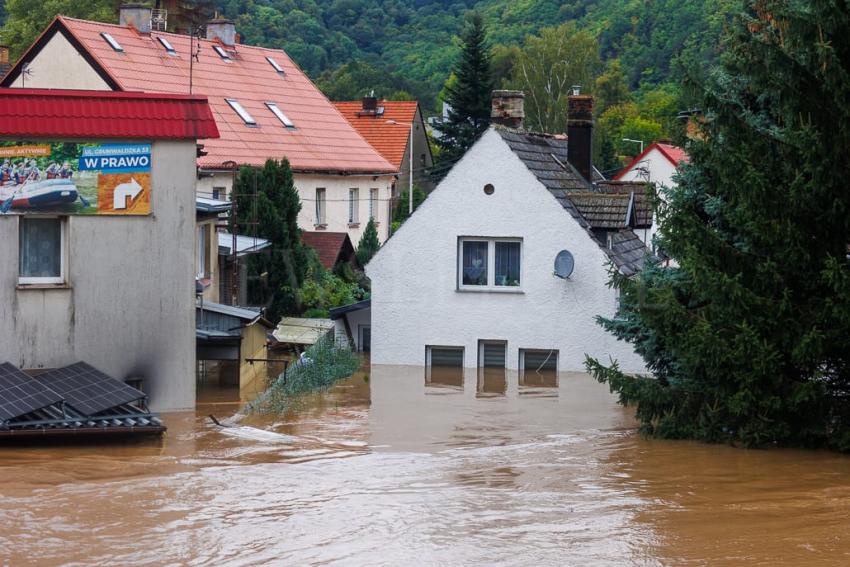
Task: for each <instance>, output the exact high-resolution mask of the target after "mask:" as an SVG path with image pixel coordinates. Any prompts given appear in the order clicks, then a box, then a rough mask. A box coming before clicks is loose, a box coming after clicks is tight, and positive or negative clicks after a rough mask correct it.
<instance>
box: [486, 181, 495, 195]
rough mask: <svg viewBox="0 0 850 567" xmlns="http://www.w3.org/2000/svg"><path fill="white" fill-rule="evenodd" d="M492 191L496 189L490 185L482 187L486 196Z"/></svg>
mask: <svg viewBox="0 0 850 567" xmlns="http://www.w3.org/2000/svg"><path fill="white" fill-rule="evenodd" d="M494 191H496V188H495V187H493V184H492V183H488V184H487V185H485V186H484V193H486V194H487V195H492V194H493V192H494Z"/></svg>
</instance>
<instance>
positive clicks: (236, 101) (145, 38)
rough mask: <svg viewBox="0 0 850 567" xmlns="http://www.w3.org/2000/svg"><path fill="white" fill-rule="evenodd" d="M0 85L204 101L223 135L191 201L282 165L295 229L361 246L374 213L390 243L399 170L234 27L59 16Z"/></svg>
mask: <svg viewBox="0 0 850 567" xmlns="http://www.w3.org/2000/svg"><path fill="white" fill-rule="evenodd" d="M0 85H2V86H3V87H38V88H69V89H89V90H113V91H140V92H167V93H181V94H186V93H196V94H202V95H204V96H207V97H208V99H209V102H210V106H211V107H212V109H213V114H214V116H215V118H216V123H217V126H218V129H219V131H220V133H221V137H220V138H218V139H210V140H202V142H201V143H202V144H203V145H204V151H203V155H201V156H200V157H198V160H197V165H198V170H197V177H196V179H195V187H196V190H197V193H198V195H199V196H201V197H208V198H212V199H225V200H226V199H228V198H229V194H230V192H231V189H232V185H233V173H234V168H236V167H239V166H242V165H248V166H256V167H261V166H262V165H263V164H264V163H265V161H266V160H267V159H269V158H273V159H283V158H284V157H285V158H287V159H288V160H289V162H290V164H291V166H292V168H293V172H294V174H295V186H296V188H297V190H298V193H299V196H300V197H301V201H302V210H301V213H300V215H299V218H298V222H299V225H300V226H301V228H302V229H304V230H329V231H335V232H347V233H348V234H349V236H350V237H351V239H352V241H353V242H359V239H360V236H361V234H362V231H363V229H365V226H366V222H367V221H368V219H369V217H370V216H374V217H375V219H376V221H377V222H378V223H379V230H378V235H379V239H380V240H381V241H383V240H385V239H386V238H387V237H388V236H389V217H390V206H391V197H392V186H393V183H394V182H395V180H396V176H397V173H398V168H397V167H396V166H393V165H391V164H390V163H389V162H387V160H386V159H384V158H383V157H382V156H381V155H380V154H379V153H378V151H376V150H375V149H374V148H373V147H372V146H370V145H369V143H367V142H366V140H364V139H363V137H362V136H361V135H360V134H359V133H358V132H357V131H356V130H355V129H354V127H352V126H351V124H350V123H349V122H348V121H347V120H345V118H343V116H342V115H341V114H340V113H339V112H338V111H337V109H336V108H335V107H334V106H333V104H332V103H331V102H330V101H329V100H328V99H327V98H326V97H325V96H324V95H323V94H322V93H321V92H320V91H319V90H318V88H316V86H315V85H314V84H313V83H312V82H311V81H310V80H309V79H308V78H307V76H306V75H305V74H304V73H303V72H302V71H301V69H299V68H298V66H297V65H296V64H295V63H294V62H293V61H292V60H291V59H290V58H289V56H288V55H287V54H286V53H285V52H284V51H282V50H279V49H267V48H262V47H254V46H248V45H242V44H240V43H239V42H238V36H237V34H236V29H235V25H234V24H233V23H232V22H229V21H226V20H214V21H211V22H208V23H207V25H206V36H205V37H204V38H197V37H190V36H188V35H180V34H173V33H165V32H159V31H155V30H152V29H151V22H150V10H149V9H146V8H140V7H138V6H135V7H132V8H123V9H122V12H121V24H119V25H113V24H105V23H101V22H92V21H85V20H78V19H73V18H66V17H62V16H59V17H57V18H56V19H55V20H54V21H53V22H52V23H51V24H50V26H48V28H47V29H46V30H45V31H44V32H43V33H42V35H41V36H40V37H39V38H38V39H37V40H36V42H35V43H34V44H33V45H32V46H31V47H30V49H29V50H28V51H27V53H25V54H24V55H23V56H22V57H21V59H20V60H19V61H18V62H17V64H16V65H15V66H14V67H13V68H12V69H11V70H10V71H9V73H8V74H7V75H6V76H5V78H4V79H3V81H2V83H0ZM352 202H353V204H352Z"/></svg>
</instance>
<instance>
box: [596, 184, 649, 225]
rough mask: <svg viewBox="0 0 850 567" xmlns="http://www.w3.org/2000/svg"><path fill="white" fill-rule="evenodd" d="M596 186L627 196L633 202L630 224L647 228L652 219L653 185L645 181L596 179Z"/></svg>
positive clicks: (600, 189)
mask: <svg viewBox="0 0 850 567" xmlns="http://www.w3.org/2000/svg"><path fill="white" fill-rule="evenodd" d="M596 188H597V189H598V190H599V192H601V193H605V194H608V195H619V196H621V197H623V196H628V197H629V200H631V201H632V202H633V204H634V209H633V210H632V214H633V215H634V218H633V219H632V226H633V227H634V228H649V227H650V226H652V220H653V205H654V203H653V199H654V196H655V185H653V184H652V183H647V182H645V181H598V182H596Z"/></svg>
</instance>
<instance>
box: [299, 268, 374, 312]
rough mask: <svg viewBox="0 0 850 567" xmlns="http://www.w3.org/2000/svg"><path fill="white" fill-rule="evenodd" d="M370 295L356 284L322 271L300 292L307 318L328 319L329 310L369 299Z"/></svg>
mask: <svg viewBox="0 0 850 567" xmlns="http://www.w3.org/2000/svg"><path fill="white" fill-rule="evenodd" d="M368 296H369V294H368V293H367V292H366V291H365V290H363V289H362V288H361V287H360V286H359V285H357V283H356V282H352V281H347V280H346V279H344V278H343V277H341V276H338V275H336V274H334V273H333V272H328V271H326V270H321V271H319V272H316V273H314V274H313V275H312V277H308V278H307V280H306V281H305V282H304V285H303V286H302V287H301V290H300V297H301V304H302V306H303V307H304V308H305V309H306V311H305V312H304V316H305V317H320V318H326V317H328V310H330V309H333V308H335V307H342V306H343V305H349V304H351V303H356V302H358V301H361V300H363V299H367V298H368Z"/></svg>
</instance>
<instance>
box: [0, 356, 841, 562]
mask: <svg viewBox="0 0 850 567" xmlns="http://www.w3.org/2000/svg"><path fill="white" fill-rule="evenodd" d="M369 378H370V379H369V381H368V383H367V382H366V381H364V379H363V375H362V374H358V375H356V376H355V377H353V378H352V379H349V380H347V381H345V382H343V383H341V384H340V385H339V386H338V387H336V388H335V389H334V390H333V391H331V392H329V393H327V394H324V395H316V396H313V397H312V398H311V399H309V400H306V401H305V402H304V403H303V404H301V406H300V408H299V409H298V410H297V411H293V412H291V413H290V414H288V415H285V416H276V417H249V418H246V419H244V420H242V421H241V422H239V425H238V426H235V427H230V428H219V427H216V426H214V425H212V424H211V423H210V422H209V421H208V420H207V419H205V417H204V416H205V415H206V414H209V413H215V414H216V415H217V416H218V417H219V418H224V417H227V416H229V415H232V414H233V413H234V412H235V411H236V409H237V406H236V405H234V404H227V403H207V404H205V405H203V406H201V407H200V408H199V410H198V411H197V414H194V413H192V414H186V413H184V414H168V415H166V416H165V418H166V421H167V423H168V425H169V428H170V429H169V432H168V435H167V437H166V438H165V439H163V440H162V441H147V442H134V443H132V444H129V445H128V444H124V445H114V444H113V445H105V444H104V445H96V446H80V445H77V446H53V447H34V448H33V447H30V448H21V447H16V448H2V449H0V478H2V480H0V499H1V500H0V502H2V506H0V564H2V565H10V566H18V565H60V564H67V565H122V566H123V565H216V566H218V565H317V564H318V565H404V566H406V565H711V566H714V565H770V566H775V565H794V566H797V565H850V458H847V457H845V456H840V455H834V454H829V453H823V452H806V451H786V450H770V451H746V450H739V449H733V448H730V447H724V446H706V445H701V444H696V443H686V442H665V441H651V440H646V439H643V438H641V437H640V436H639V435H638V434H636V433H635V430H634V422H633V420H632V418H631V412H630V411H629V410H625V409H623V408H620V407H618V406H617V405H615V403H614V399H613V397H612V396H610V395H609V394H608V392H607V389H606V388H605V387H604V386H600V385H599V384H597V383H595V382H594V381H593V380H592V379H591V378H589V377H587V376H584V375H561V376H560V379H559V380H557V381H556V380H555V378H554V377H553V376H548V377H547V376H543V377H541V376H536V375H534V376H527V377H517V376H516V374H510V375H508V376H507V379H505V378H504V377H503V376H499V375H498V374H492V375H488V376H484V377H482V378H481V379H479V378H478V377H477V376H476V374H475V372H474V371H473V372H471V373H469V372H467V376H466V377H465V380H464V379H463V378H462V377H461V376H459V375H450V374H449V375H446V374H444V373H440V374H433V375H426V373H425V371H424V370H423V369H415V368H399V367H374V368H372V369H371V372H370V376H369Z"/></svg>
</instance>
